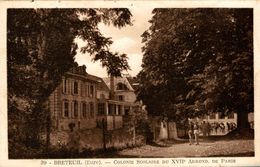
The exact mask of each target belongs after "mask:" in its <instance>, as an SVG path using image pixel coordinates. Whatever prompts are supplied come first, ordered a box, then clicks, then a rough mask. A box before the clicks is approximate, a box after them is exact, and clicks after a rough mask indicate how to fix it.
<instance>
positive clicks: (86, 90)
mask: <svg viewBox="0 0 260 167" xmlns="http://www.w3.org/2000/svg"><path fill="white" fill-rule="evenodd" d="M85 95H86V96H87V97H89V91H88V84H85Z"/></svg>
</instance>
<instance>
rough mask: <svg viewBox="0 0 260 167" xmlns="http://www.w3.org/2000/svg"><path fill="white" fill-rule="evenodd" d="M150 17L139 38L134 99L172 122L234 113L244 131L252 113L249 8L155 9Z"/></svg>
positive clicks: (251, 44) (250, 23)
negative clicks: (139, 68) (137, 84)
mask: <svg viewBox="0 0 260 167" xmlns="http://www.w3.org/2000/svg"><path fill="white" fill-rule="evenodd" d="M153 14H154V16H153V18H152V19H151V20H150V23H151V26H150V28H149V29H148V30H147V31H146V32H144V34H143V42H144V47H143V53H144V58H143V64H142V66H143V70H142V71H141V73H140V74H139V76H140V77H139V78H140V80H141V82H142V83H143V84H142V85H141V88H140V90H139V98H140V99H142V100H143V101H144V103H145V104H146V105H147V106H148V111H149V106H154V105H159V108H161V109H160V110H157V112H163V113H167V115H168V116H170V117H172V118H173V119H175V120H178V119H179V118H181V117H184V118H187V117H193V116H199V115H204V114H207V113H208V112H212V111H219V112H222V113H225V112H229V111H235V112H237V114H238V129H244V128H247V127H248V126H247V125H246V124H247V123H246V122H247V119H246V118H247V113H248V112H249V111H253V64H252V61H253V49H252V48H253V42H252V40H253V38H252V25H253V24H252V9H154V11H153ZM241 81H242V83H243V84H241V83H240V82H241ZM154 102H155V103H154ZM163 103H164V104H163ZM151 108H152V107H150V109H151ZM157 108H158V106H157ZM155 112H156V111H155Z"/></svg>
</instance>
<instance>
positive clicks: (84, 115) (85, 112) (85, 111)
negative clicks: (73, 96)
mask: <svg viewBox="0 0 260 167" xmlns="http://www.w3.org/2000/svg"><path fill="white" fill-rule="evenodd" d="M82 116H83V118H86V117H87V105H86V103H83V104H82Z"/></svg>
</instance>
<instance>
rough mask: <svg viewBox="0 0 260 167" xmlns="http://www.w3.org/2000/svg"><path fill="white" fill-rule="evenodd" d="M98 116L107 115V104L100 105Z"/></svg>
mask: <svg viewBox="0 0 260 167" xmlns="http://www.w3.org/2000/svg"><path fill="white" fill-rule="evenodd" d="M98 115H105V103H98Z"/></svg>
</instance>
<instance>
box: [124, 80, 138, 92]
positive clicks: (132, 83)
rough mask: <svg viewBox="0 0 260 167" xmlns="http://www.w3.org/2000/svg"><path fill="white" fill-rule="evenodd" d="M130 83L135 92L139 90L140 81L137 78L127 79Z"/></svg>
mask: <svg viewBox="0 0 260 167" xmlns="http://www.w3.org/2000/svg"><path fill="white" fill-rule="evenodd" d="M126 78H127V80H128V82H129V83H130V85H131V86H132V88H133V89H134V90H137V89H138V87H139V82H138V79H137V78H136V77H126Z"/></svg>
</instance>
